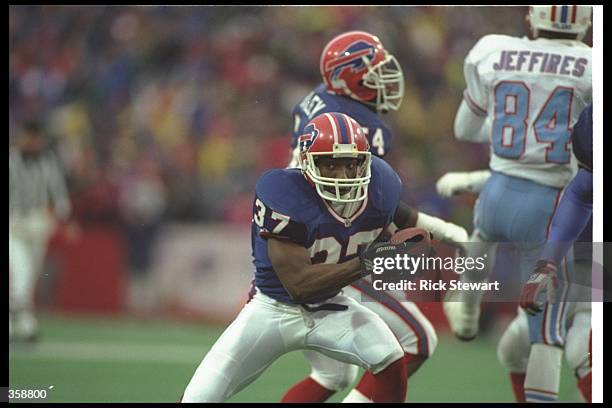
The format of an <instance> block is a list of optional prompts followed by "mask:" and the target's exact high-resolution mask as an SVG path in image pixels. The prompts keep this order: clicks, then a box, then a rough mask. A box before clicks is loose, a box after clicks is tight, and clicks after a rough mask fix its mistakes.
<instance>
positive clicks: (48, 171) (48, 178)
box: [9, 146, 70, 219]
mask: <svg viewBox="0 0 612 408" xmlns="http://www.w3.org/2000/svg"><path fill="white" fill-rule="evenodd" d="M50 204H53V208H54V212H55V214H56V215H57V216H58V217H60V218H62V219H67V218H68V216H69V215H70V200H69V197H68V191H67V188H66V182H65V179H64V172H63V169H62V166H61V164H60V162H59V159H58V157H57V156H56V154H55V153H54V152H53V151H51V150H45V151H43V152H42V153H40V155H38V156H37V157H34V158H30V159H25V158H24V156H23V155H22V153H21V152H20V151H19V150H18V149H16V148H14V147H12V146H11V147H9V218H11V217H12V216H24V215H27V214H28V213H30V212H39V211H44V210H45V209H46V208H47V207H48V206H49V205H50Z"/></svg>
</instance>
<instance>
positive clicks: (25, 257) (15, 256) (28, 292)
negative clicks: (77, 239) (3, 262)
mask: <svg viewBox="0 0 612 408" xmlns="http://www.w3.org/2000/svg"><path fill="white" fill-rule="evenodd" d="M53 228H54V220H53V218H52V217H51V216H50V215H49V214H48V213H47V212H46V211H44V210H41V211H32V212H30V213H29V214H27V215H13V216H10V217H9V273H10V279H9V281H10V285H9V294H10V296H9V305H10V309H11V310H15V311H19V310H31V309H32V308H33V306H34V289H35V285H36V280H37V279H38V276H39V273H40V271H41V268H42V264H43V260H44V256H45V252H46V249H47V242H48V240H49V238H50V236H51V234H52V232H53Z"/></svg>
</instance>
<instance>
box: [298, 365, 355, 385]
mask: <svg viewBox="0 0 612 408" xmlns="http://www.w3.org/2000/svg"><path fill="white" fill-rule="evenodd" d="M358 374H359V367H357V366H356V365H353V364H343V365H342V366H341V367H335V370H334V371H333V372H331V371H330V372H322V371H320V370H317V369H314V368H313V370H312V372H311V374H310V377H311V378H312V379H313V380H315V381H316V382H317V383H319V384H320V385H322V386H323V387H325V388H327V389H328V390H333V391H340V390H343V389H344V388H347V387H348V386H350V385H351V384H353V383H354V382H355V380H356V379H357V375H358Z"/></svg>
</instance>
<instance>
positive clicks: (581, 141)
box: [519, 105, 593, 402]
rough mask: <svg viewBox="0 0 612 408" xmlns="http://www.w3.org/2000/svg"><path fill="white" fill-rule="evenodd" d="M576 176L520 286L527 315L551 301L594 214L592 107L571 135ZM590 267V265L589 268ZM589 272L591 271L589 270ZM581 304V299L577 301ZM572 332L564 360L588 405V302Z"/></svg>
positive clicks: (578, 311)
mask: <svg viewBox="0 0 612 408" xmlns="http://www.w3.org/2000/svg"><path fill="white" fill-rule="evenodd" d="M572 146H573V151H574V155H575V156H576V159H578V173H577V174H576V176H575V177H574V178H573V179H572V180H571V181H570V182H569V184H568V185H567V186H566V187H565V190H564V193H563V197H562V198H561V201H560V202H559V206H558V208H557V211H555V215H554V217H553V220H552V224H551V229H550V236H549V238H548V241H547V245H546V247H545V248H544V251H543V252H542V255H541V259H540V260H539V261H538V262H537V264H536V267H535V270H534V271H533V273H532V275H531V277H530V278H529V280H528V281H527V282H526V283H525V284H524V285H523V290H522V292H521V298H520V302H519V304H520V306H521V307H522V308H523V309H524V310H525V311H527V313H530V314H536V313H539V312H541V311H542V309H543V307H544V306H543V304H542V303H540V302H539V301H538V299H539V296H540V295H541V294H546V295H548V296H547V297H548V299H547V300H548V301H549V302H551V301H553V300H554V295H553V294H554V292H555V291H556V290H559V289H560V288H557V286H559V285H558V281H557V276H558V273H559V269H560V265H561V264H562V261H563V258H564V257H565V255H566V253H568V251H569V250H570V248H571V246H572V245H573V243H574V242H575V241H576V240H577V238H578V236H579V235H580V234H581V232H582V231H583V230H584V228H585V226H586V225H587V224H588V222H589V220H590V219H591V217H592V214H593V105H589V106H587V107H586V108H585V109H584V110H583V111H582V114H581V115H580V118H579V119H578V122H577V123H576V125H575V126H574V129H573V132H572ZM589 266H590V265H589ZM588 272H589V273H590V272H591V269H590V268H588ZM579 300H580V299H579ZM574 308H575V309H576V312H575V313H574V316H573V319H572V324H571V328H570V329H569V330H568V334H567V339H566V343H565V353H566V358H567V361H568V363H569V364H570V366H571V367H572V368H573V369H574V371H575V373H576V377H577V378H578V388H579V389H580V392H581V393H582V395H583V397H584V398H585V400H587V401H588V402H591V361H592V357H591V308H590V303H588V302H576V304H575V305H574Z"/></svg>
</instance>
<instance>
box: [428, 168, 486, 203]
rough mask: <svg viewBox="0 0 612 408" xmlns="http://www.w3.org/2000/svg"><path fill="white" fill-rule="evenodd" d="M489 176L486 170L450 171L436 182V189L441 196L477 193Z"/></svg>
mask: <svg viewBox="0 0 612 408" xmlns="http://www.w3.org/2000/svg"><path fill="white" fill-rule="evenodd" d="M490 176H491V172H490V171H488V170H478V171H470V172H467V171H466V172H463V171H451V172H449V173H446V174H445V175H443V176H442V177H440V178H439V179H438V181H437V182H436V190H437V191H438V194H439V195H440V196H442V197H452V196H453V195H456V194H460V193H468V192H469V193H477V192H479V191H480V190H481V189H482V186H483V185H484V183H485V182H486V181H487V179H488V178H489V177H490Z"/></svg>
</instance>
